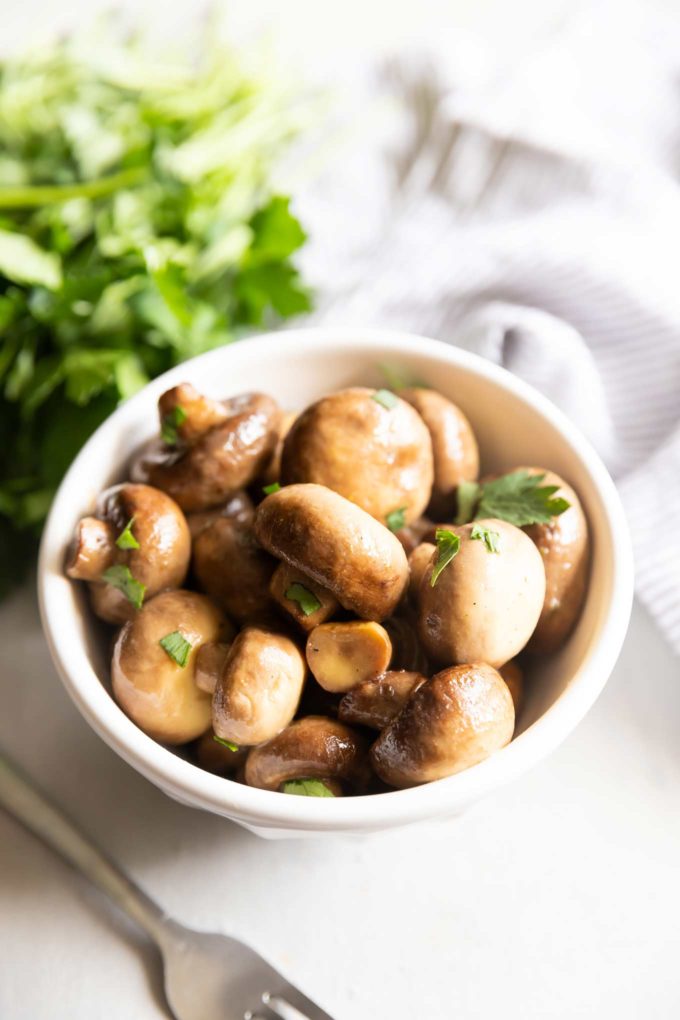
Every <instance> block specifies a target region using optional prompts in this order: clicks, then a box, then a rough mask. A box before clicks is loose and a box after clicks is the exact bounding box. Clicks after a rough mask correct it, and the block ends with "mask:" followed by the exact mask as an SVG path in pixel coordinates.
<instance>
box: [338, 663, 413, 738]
mask: <svg viewBox="0 0 680 1020" xmlns="http://www.w3.org/2000/svg"><path fill="white" fill-rule="evenodd" d="M425 680H426V677H424V676H423V674H422V673H415V672H412V671H411V670H407V669H388V670H387V672H385V673H378V674H377V676H372V677H369V678H368V680H364V681H363V682H362V683H360V684H358V685H357V686H356V687H353V688H352V690H351V691H348V692H347V694H345V695H344V696H343V698H342V701H341V702H340V707H339V709H338V718H339V719H340V720H341V721H342V722H346V723H351V724H353V725H355V726H369V727H370V728H371V729H374V730H382V729H384V728H385V726H387V724H388V723H389V722H392V720H393V719H394V718H395V717H396V716H397V715H399V713H400V712H401V710H402V708H403V707H404V705H405V704H406V702H407V701H408V699H409V698H410V697H411V695H412V694H413V693H414V692H415V691H417V690H418V688H419V687H422V685H423V684H424V683H425Z"/></svg>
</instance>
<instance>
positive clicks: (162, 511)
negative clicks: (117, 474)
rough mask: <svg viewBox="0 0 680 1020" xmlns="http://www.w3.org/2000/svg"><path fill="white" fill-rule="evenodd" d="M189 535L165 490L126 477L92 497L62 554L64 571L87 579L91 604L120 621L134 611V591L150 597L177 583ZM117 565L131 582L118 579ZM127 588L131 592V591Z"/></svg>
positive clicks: (184, 571)
mask: <svg viewBox="0 0 680 1020" xmlns="http://www.w3.org/2000/svg"><path fill="white" fill-rule="evenodd" d="M190 553H191V538H190V535H189V528H188V526H187V522H186V519H185V517H184V514H183V513H182V511H181V510H180V508H179V507H178V506H177V504H176V503H175V501H174V500H172V499H171V498H170V497H169V496H168V495H166V494H165V493H164V492H161V491H160V490H159V489H154V488H152V487H151V486H149V485H135V484H132V483H130V482H126V483H124V484H122V485H114V486H112V487H111V488H110V489H106V491H105V492H103V493H102V494H101V496H100V497H99V499H98V501H97V509H96V516H94V517H85V518H83V520H81V521H80V523H79V524H78V526H77V528H76V534H75V537H74V540H73V542H72V544H71V548H70V550H69V553H68V556H67V564H66V573H67V574H68V576H69V577H72V578H75V579H77V580H84V581H89V582H90V595H91V599H92V606H93V609H94V611H95V613H96V614H97V616H99V617H101V619H102V620H106V622H107V623H115V624H121V623H125V621H126V620H129V619H131V618H132V616H134V614H135V611H136V606H135V599H134V593H136V594H138V595H139V599H138V600H137V601H139V602H140V603H141V598H142V596H143V598H144V599H147V600H148V599H150V598H152V597H153V596H154V595H156V594H157V593H158V592H159V591H162V590H164V589H169V588H178V587H179V586H180V585H181V584H182V583H183V582H184V579H185V577H186V574H187V570H188V567H189V556H190ZM116 567H118V568H121V570H122V571H123V575H122V578H123V581H124V577H125V572H126V571H129V577H130V579H131V580H132V581H133V582H134V584H135V585H136V586H139V587H135V588H134V589H131V588H130V586H129V585H128V586H127V587H126V586H125V584H124V583H120V580H121V575H120V571H118V572H117V573H118V575H119V578H118V583H119V585H120V586H118V587H117V586H116V583H115V577H116V572H115V571H114V573H113V574H110V575H109V576H110V577H111V578H112V580H111V581H107V580H106V578H105V576H104V575H105V573H106V571H110V570H111V568H116ZM131 594H132V597H131Z"/></svg>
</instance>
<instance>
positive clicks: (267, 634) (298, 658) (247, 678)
mask: <svg viewBox="0 0 680 1020" xmlns="http://www.w3.org/2000/svg"><path fill="white" fill-rule="evenodd" d="M305 674H306V664H305V660H304V657H303V655H302V653H301V652H300V649H299V648H298V647H297V645H296V644H295V643H294V642H293V641H291V639H290V638H289V637H286V636H285V635H284V634H276V633H274V632H273V631H270V630H265V629H263V628H260V627H246V628H245V629H244V630H242V631H241V633H240V634H239V635H238V637H237V638H236V640H235V641H234V642H233V644H232V646H231V648H230V650H229V655H228V657H227V661H226V663H225V666H224V670H223V672H222V676H221V678H220V679H219V680H218V682H217V686H216V687H215V693H214V695H213V707H212V722H213V729H214V730H215V733H216V734H217V735H218V736H219V737H222V739H223V740H230V741H233V743H235V744H238V745H240V746H241V745H247V746H252V745H253V744H260V743H262V742H263V741H264V740H270V739H271V738H272V737H274V736H275V735H276V734H277V733H279V732H280V731H281V730H282V729H283V728H284V727H285V726H287V725H288V723H289V722H290V721H291V719H292V718H293V716H294V715H295V712H296V709H297V707H298V703H299V701H300V695H301V693H302V687H303V684H304V681H305Z"/></svg>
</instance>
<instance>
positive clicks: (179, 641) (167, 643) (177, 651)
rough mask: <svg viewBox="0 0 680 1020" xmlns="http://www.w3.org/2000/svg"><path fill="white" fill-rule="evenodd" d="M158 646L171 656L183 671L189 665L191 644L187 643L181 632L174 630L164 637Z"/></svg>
mask: <svg viewBox="0 0 680 1020" xmlns="http://www.w3.org/2000/svg"><path fill="white" fill-rule="evenodd" d="M158 644H159V645H160V646H161V648H162V649H163V651H164V652H165V654H166V655H168V656H170V658H171V659H172V660H173V662H176V663H177V665H178V666H181V667H182V669H184V667H185V666H186V664H187V661H188V659H189V652H190V651H191V642H190V641H187V639H186V638H185V637H184V634H182V632H181V631H179V630H173V631H172V632H171V633H170V634H166V635H165V637H162V638H161V639H160V641H159V642H158Z"/></svg>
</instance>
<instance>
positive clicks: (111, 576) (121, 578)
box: [102, 565, 146, 609]
mask: <svg viewBox="0 0 680 1020" xmlns="http://www.w3.org/2000/svg"><path fill="white" fill-rule="evenodd" d="M102 581H106V583H107V584H110V585H112V587H114V588H117V589H118V591H120V592H122V593H123V595H124V596H125V598H126V599H127V600H128V602H131V603H132V605H133V606H134V607H135V609H141V608H142V602H143V601H144V593H145V591H146V585H145V584H142V582H141V581H138V580H136V578H134V577H133V576H132V572H131V570H130V568H129V567H123V566H121V565H118V566H115V567H109V568H108V570H105V571H104V573H103V574H102Z"/></svg>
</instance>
